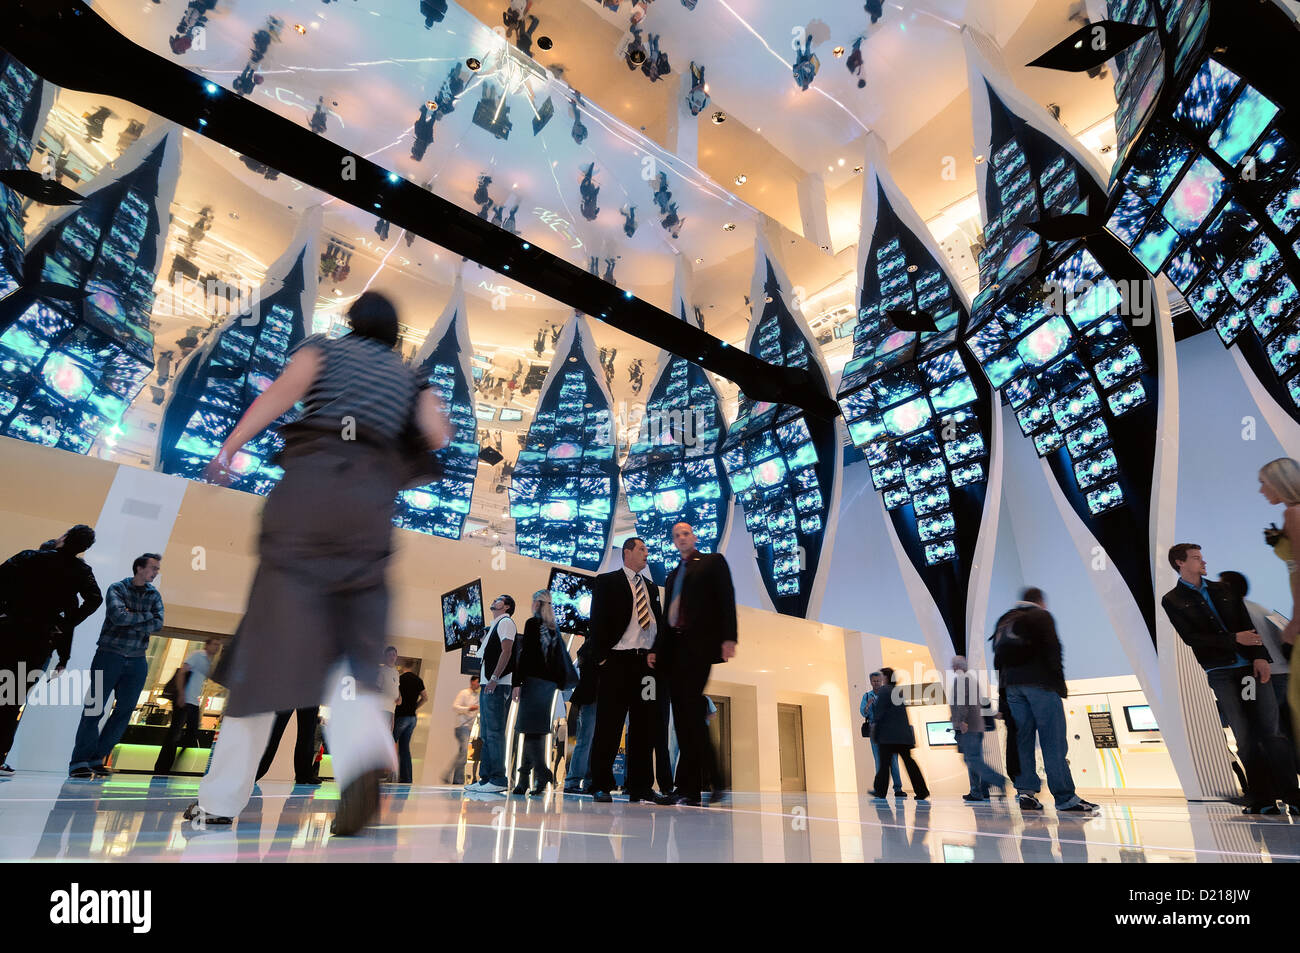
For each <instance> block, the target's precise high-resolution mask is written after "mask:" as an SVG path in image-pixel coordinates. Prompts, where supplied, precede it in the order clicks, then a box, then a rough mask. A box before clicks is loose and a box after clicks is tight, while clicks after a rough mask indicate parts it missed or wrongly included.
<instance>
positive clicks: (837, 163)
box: [835, 159, 844, 166]
mask: <svg viewBox="0 0 1300 953" xmlns="http://www.w3.org/2000/svg"><path fill="white" fill-rule="evenodd" d="M835 164H836V165H841V166H842V165H844V160H843V159H836V160H835Z"/></svg>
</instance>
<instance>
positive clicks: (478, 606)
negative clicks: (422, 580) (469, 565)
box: [442, 579, 484, 652]
mask: <svg viewBox="0 0 1300 953" xmlns="http://www.w3.org/2000/svg"><path fill="white" fill-rule="evenodd" d="M483 632H484V626H483V580H481V579H475V580H474V581H473V582H468V583H466V584H465V585H463V586H460V587H459V588H457V589H453V590H452V591H451V592H446V593H443V596H442V640H443V647H444V649H445V650H446V651H448V652H450V651H451V650H452V649H457V648H461V647H462V646H464V645H466V644H468V643H470V642H478V641H480V640H481V639H482V638H483Z"/></svg>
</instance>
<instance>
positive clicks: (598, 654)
mask: <svg viewBox="0 0 1300 953" xmlns="http://www.w3.org/2000/svg"><path fill="white" fill-rule="evenodd" d="M641 579H642V580H643V581H644V582H645V591H646V595H647V596H648V597H649V599H650V613H651V615H653V616H654V619H655V625H656V626H657V631H658V632H663V630H664V627H665V625H666V623H665V622H664V619H663V611H662V610H661V609H660V608H659V587H658V586H656V585H655V584H654V581H653V580H651V579H646V577H645V576H642V577H641ZM635 611H636V608H635V604H634V602H633V600H632V584H631V583H630V582H628V579H627V573H625V572H624V571H623V570H622V569H615V570H614V571H613V572H606V573H601V574H600V575H599V576H597V577H596V581H595V583H594V584H593V585H592V591H591V622H590V625H589V627H588V635H587V640H588V641H589V642H590V643H591V653H590V657H591V659H592V661H594V662H595V664H597V665H599V664H600V663H601V662H603V661H605V659H607V658H609V653H610V652H612V651H613V650H614V646H616V645H618V642H619V639H621V638H623V633H624V632H626V631H627V627H628V625H630V624H631V622H632V613H633V612H635Z"/></svg>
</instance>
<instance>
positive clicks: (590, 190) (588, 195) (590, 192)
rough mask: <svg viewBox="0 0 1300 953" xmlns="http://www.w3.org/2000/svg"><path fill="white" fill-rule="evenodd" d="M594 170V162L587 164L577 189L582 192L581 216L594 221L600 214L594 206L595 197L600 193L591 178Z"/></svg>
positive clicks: (598, 187)
mask: <svg viewBox="0 0 1300 953" xmlns="http://www.w3.org/2000/svg"><path fill="white" fill-rule="evenodd" d="M595 172H596V163H594V162H593V163H591V165H589V166H587V171H586V172H585V173H584V174H583V176H582V182H581V184H580V185H579V186H578V191H579V192H580V193H581V194H582V209H581V211H582V217H583V218H585V219H586V220H587V221H589V222H594V221H595V220H596V216H597V215H599V214H600V209H599V208H597V207H596V197H597V196H598V195H600V186H599V185H597V184H596V183H595V182H594V181H593V180H592V176H593V175H594V174H595Z"/></svg>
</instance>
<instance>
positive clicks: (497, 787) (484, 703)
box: [465, 595, 518, 794]
mask: <svg viewBox="0 0 1300 953" xmlns="http://www.w3.org/2000/svg"><path fill="white" fill-rule="evenodd" d="M489 608H490V609H491V610H492V625H491V626H490V627H489V628H488V631H487V635H486V636H485V637H484V639H483V651H482V655H483V669H482V672H481V674H480V679H481V681H482V686H483V687H482V688H480V689H479V701H478V730H479V737H480V738H481V739H482V741H483V758H482V761H481V762H480V764H479V780H478V783H476V784H470V785H468V786H467V787H466V788H465V790H467V791H470V792H472V793H475V794H500V793H502V792H503V791H505V790H506V788H508V787H509V785H508V784H507V783H506V716H507V715H508V714H509V712H510V689H511V681H512V678H511V673H513V672H514V648H515V636H516V634H517V633H518V629H516V628H515V620H514V619H512V618H511V616H513V615H514V614H515V600H514V598H513V597H512V596H507V595H500V596H497V597H496V598H495V599H493V600H492V605H491V606H489Z"/></svg>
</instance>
